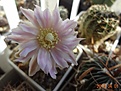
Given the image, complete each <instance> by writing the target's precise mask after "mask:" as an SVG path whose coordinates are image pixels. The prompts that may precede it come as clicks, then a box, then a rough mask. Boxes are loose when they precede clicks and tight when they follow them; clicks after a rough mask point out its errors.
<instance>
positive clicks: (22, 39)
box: [7, 5, 80, 79]
mask: <svg viewBox="0 0 121 91" xmlns="http://www.w3.org/2000/svg"><path fill="white" fill-rule="evenodd" d="M35 7H36V8H35V9H34V11H32V10H30V9H24V8H21V11H22V13H23V14H24V15H25V16H26V18H27V19H28V20H29V22H24V21H23V22H22V23H20V24H19V25H18V27H17V28H15V29H13V31H12V33H11V35H9V36H8V37H7V39H10V40H12V41H15V42H17V43H18V44H19V51H20V57H19V58H18V59H17V61H20V62H27V61H28V60H30V61H29V76H32V75H34V74H35V73H36V72H37V71H39V70H40V69H41V70H43V71H44V73H46V74H48V73H49V74H50V76H51V77H52V78H54V79H55V78H56V74H57V71H56V67H59V68H65V67H68V66H69V65H68V62H69V63H73V64H77V62H76V60H75V56H74V54H73V51H72V50H73V49H74V48H75V47H76V46H77V44H78V43H79V41H80V39H79V38H77V37H76V34H75V31H74V28H75V27H76V25H77V23H76V22H75V21H73V20H68V19H66V20H64V21H62V19H61V18H60V14H59V10H58V9H57V7H56V8H55V9H54V10H53V12H52V13H50V12H49V10H48V9H46V10H44V11H41V8H40V7H39V6H37V5H35Z"/></svg>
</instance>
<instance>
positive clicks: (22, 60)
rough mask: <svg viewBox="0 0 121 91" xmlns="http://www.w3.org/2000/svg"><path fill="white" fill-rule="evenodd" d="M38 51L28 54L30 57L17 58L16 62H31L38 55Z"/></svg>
mask: <svg viewBox="0 0 121 91" xmlns="http://www.w3.org/2000/svg"><path fill="white" fill-rule="evenodd" d="M37 51H38V49H36V50H33V51H31V52H29V53H28V55H27V56H26V57H23V56H20V57H19V58H17V59H16V60H15V61H18V62H27V61H29V60H30V58H31V57H32V56H33V55H35V54H36V53H37Z"/></svg>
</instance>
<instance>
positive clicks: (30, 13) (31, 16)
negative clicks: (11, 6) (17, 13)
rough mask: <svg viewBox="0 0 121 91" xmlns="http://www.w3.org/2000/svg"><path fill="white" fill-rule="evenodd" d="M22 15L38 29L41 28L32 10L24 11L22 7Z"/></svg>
mask: <svg viewBox="0 0 121 91" xmlns="http://www.w3.org/2000/svg"><path fill="white" fill-rule="evenodd" d="M20 9H21V11H22V13H23V14H24V15H25V16H26V18H27V19H28V20H29V21H31V22H32V23H33V24H34V25H35V26H36V27H38V28H39V27H40V26H39V24H38V22H37V20H36V18H35V17H34V12H33V11H32V10H30V9H24V8H22V7H20Z"/></svg>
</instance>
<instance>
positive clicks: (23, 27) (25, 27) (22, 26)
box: [19, 24, 38, 35]
mask: <svg viewBox="0 0 121 91" xmlns="http://www.w3.org/2000/svg"><path fill="white" fill-rule="evenodd" d="M19 26H20V27H21V28H22V30H23V31H25V32H28V33H32V34H34V35H37V34H38V30H36V29H35V28H34V27H32V26H28V25H25V24H19Z"/></svg>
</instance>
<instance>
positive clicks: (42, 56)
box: [37, 48, 48, 71]
mask: <svg viewBox="0 0 121 91" xmlns="http://www.w3.org/2000/svg"><path fill="white" fill-rule="evenodd" d="M47 59H48V58H47V52H46V50H45V49H43V48H41V49H39V52H38V56H37V62H38V64H39V66H40V68H41V69H42V70H43V71H44V70H45V67H46V64H47V62H46V61H47Z"/></svg>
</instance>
